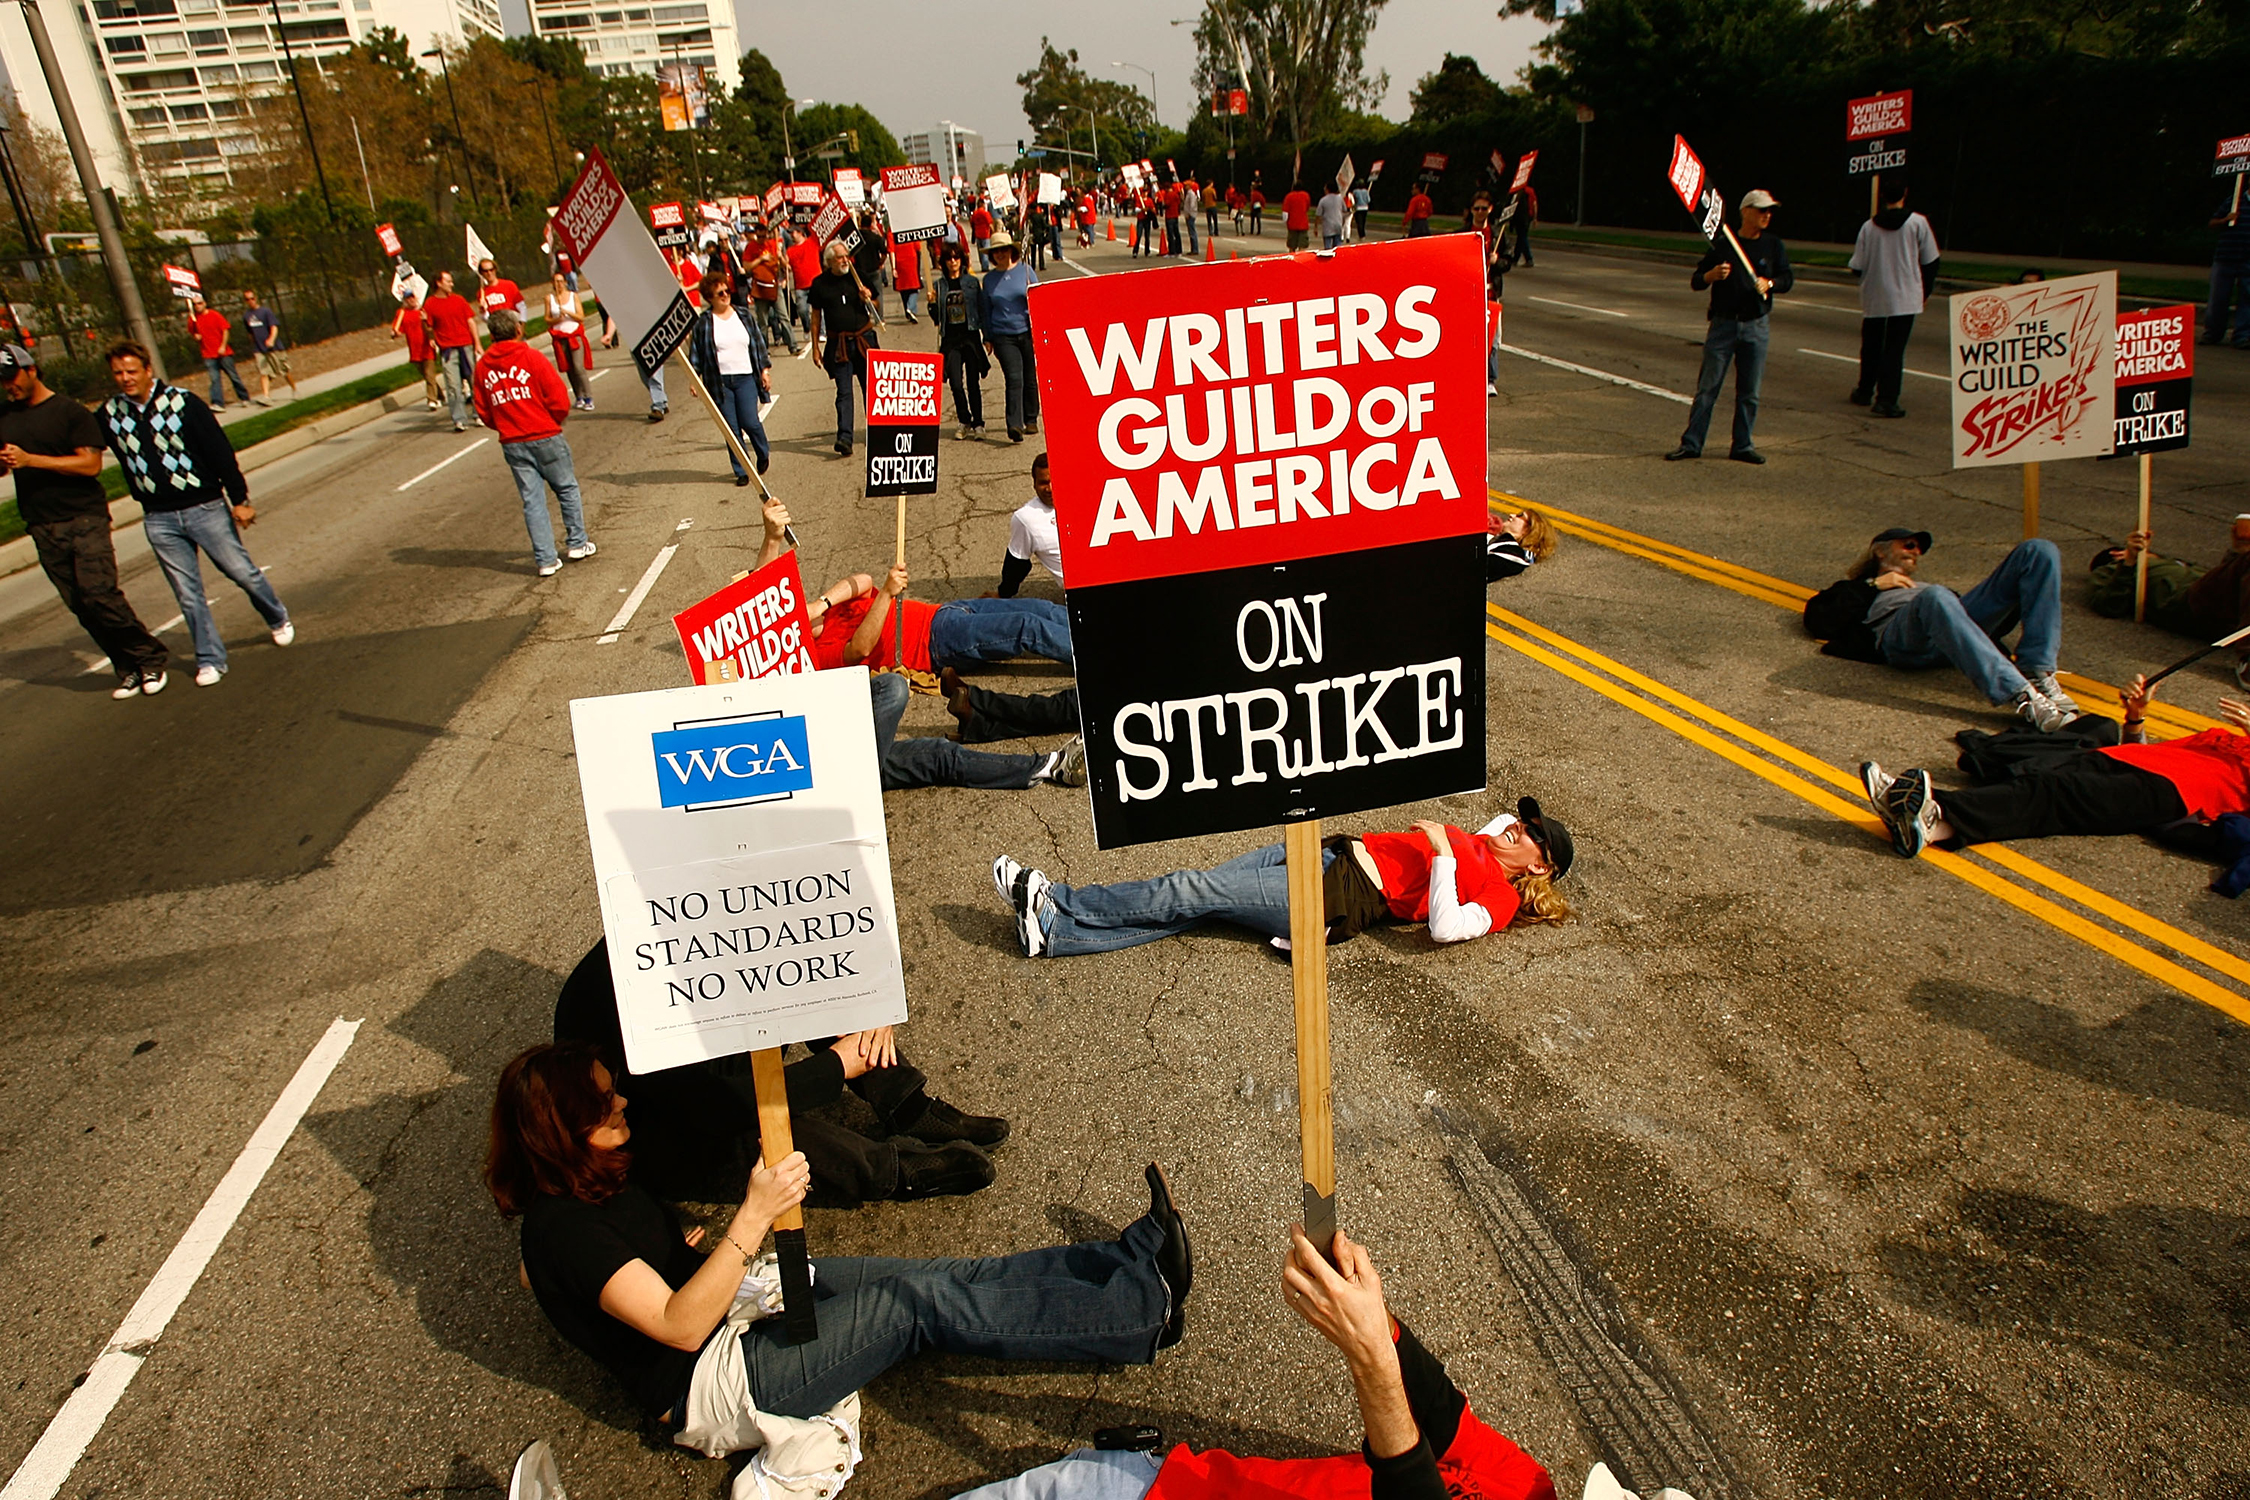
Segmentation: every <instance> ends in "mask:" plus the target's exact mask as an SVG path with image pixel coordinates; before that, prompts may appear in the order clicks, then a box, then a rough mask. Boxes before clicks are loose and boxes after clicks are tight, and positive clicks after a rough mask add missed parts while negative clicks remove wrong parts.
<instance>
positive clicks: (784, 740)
mask: <svg viewBox="0 0 2250 1500" xmlns="http://www.w3.org/2000/svg"><path fill="white" fill-rule="evenodd" d="M649 749H650V752H651V753H652V754H653V755H654V756H655V759H656V789H657V793H658V797H659V800H660V802H661V805H663V806H665V807H683V808H686V809H687V810H688V811H689V812H705V811H709V810H710V809H712V808H719V807H740V806H743V805H744V804H746V803H751V802H776V801H780V800H781V799H783V798H786V797H789V796H791V795H793V794H794V793H797V792H802V791H807V790H809V789H810V788H811V786H812V784H813V777H812V754H811V752H810V751H809V750H808V749H807V747H806V743H805V720H804V716H803V715H801V714H796V715H788V716H783V715H776V714H767V715H760V716H756V717H752V718H743V719H718V720H707V721H704V722H700V723H691V724H682V725H677V726H675V727H674V728H671V729H667V730H663V731H660V732H659V733H656V734H653V735H650V736H649Z"/></svg>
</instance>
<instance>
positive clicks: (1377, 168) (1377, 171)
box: [1367, 157, 1383, 187]
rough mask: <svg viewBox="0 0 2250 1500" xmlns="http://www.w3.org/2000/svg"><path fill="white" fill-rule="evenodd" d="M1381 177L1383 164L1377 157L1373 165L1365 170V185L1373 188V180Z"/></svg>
mask: <svg viewBox="0 0 2250 1500" xmlns="http://www.w3.org/2000/svg"><path fill="white" fill-rule="evenodd" d="M1382 175H1383V162H1382V159H1381V158H1380V157H1378V158H1376V161H1375V165H1374V166H1372V167H1369V168H1368V169H1367V185H1368V186H1369V187H1373V186H1374V185H1375V179H1376V178H1378V177H1380V176H1382Z"/></svg>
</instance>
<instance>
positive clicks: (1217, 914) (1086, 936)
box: [1042, 844, 1336, 958]
mask: <svg viewBox="0 0 2250 1500" xmlns="http://www.w3.org/2000/svg"><path fill="white" fill-rule="evenodd" d="M1335 857H1336V851H1335V850H1333V849H1325V850H1322V851H1321V861H1320V867H1321V868H1322V869H1323V870H1325V869H1327V868H1328V862H1329V861H1330V860H1332V859H1334V858H1335ZM1214 918H1216V919H1218V920H1220V921H1225V922H1232V923H1234V924H1235V925H1236V926H1237V927H1247V928H1249V929H1250V930H1251V931H1252V932H1256V933H1262V934H1263V935H1265V936H1266V937H1287V936H1289V863H1288V856H1287V855H1286V854H1285V853H1284V852H1283V849H1282V846H1281V845H1279V844H1268V845H1266V847H1265V848H1263V849H1253V850H1251V851H1250V852H1249V853H1248V854H1245V855H1242V856H1240V857H1239V858H1236V859H1230V860H1228V861H1227V862H1226V863H1225V864H1223V865H1220V866H1218V867H1216V868H1214V869H1209V870H1175V871H1174V872H1173V873H1171V874H1169V875H1158V876H1155V877H1153V878H1151V879H1148V880H1127V881H1122V882H1120V883H1118V884H1116V885H1081V886H1067V885H1063V884H1061V883H1059V882H1058V883H1057V884H1055V885H1053V886H1050V887H1049V888H1048V891H1047V919H1046V922H1045V925H1044V927H1043V929H1042V930H1043V931H1044V932H1045V933H1046V936H1047V951H1048V952H1049V953H1051V954H1053V955H1054V956H1055V957H1057V958H1070V957H1074V956H1076V955H1078V954H1081V953H1109V952H1112V951H1114V950H1116V949H1118V948H1133V947H1138V946H1139V945H1140V944H1142V943H1153V942H1155V941H1156V940H1157V939H1158V938H1168V937H1173V936H1176V935H1177V934H1179V933H1183V932H1186V931H1187V930H1188V929H1189V928H1191V927H1194V926H1196V925H1197V924H1199V923H1202V922H1207V921H1210V920H1212V919H1214Z"/></svg>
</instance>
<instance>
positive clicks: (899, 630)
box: [891, 495, 906, 667]
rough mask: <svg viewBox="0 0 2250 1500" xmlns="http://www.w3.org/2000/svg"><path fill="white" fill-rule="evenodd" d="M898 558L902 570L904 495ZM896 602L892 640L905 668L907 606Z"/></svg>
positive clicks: (901, 506)
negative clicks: (895, 617) (896, 616)
mask: <svg viewBox="0 0 2250 1500" xmlns="http://www.w3.org/2000/svg"><path fill="white" fill-rule="evenodd" d="M896 556H897V558H898V565H899V566H900V567H902V568H903V567H905V566H906V497H905V496H904V495H901V496H899V497H898V551H897V553H896ZM895 602H896V603H897V615H898V618H897V619H896V620H894V621H893V622H892V624H891V639H892V640H893V641H894V642H896V643H897V645H898V664H899V665H900V666H902V667H903V666H905V665H906V605H905V602H904V601H895Z"/></svg>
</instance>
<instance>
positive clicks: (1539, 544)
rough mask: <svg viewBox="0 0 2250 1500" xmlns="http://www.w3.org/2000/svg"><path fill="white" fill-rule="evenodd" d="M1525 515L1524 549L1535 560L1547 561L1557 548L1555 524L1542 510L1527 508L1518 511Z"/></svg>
mask: <svg viewBox="0 0 2250 1500" xmlns="http://www.w3.org/2000/svg"><path fill="white" fill-rule="evenodd" d="M1518 514H1519V515H1521V516H1522V517H1523V549H1524V551H1526V552H1529V553H1530V554H1531V560H1532V561H1533V562H1545V561H1546V560H1547V555H1548V554H1549V553H1551V552H1553V551H1554V550H1555V541H1556V536H1555V526H1554V523H1553V522H1552V521H1549V520H1548V519H1547V517H1546V514H1545V513H1544V512H1542V511H1536V510H1530V509H1525V510H1522V511H1519V512H1518Z"/></svg>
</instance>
